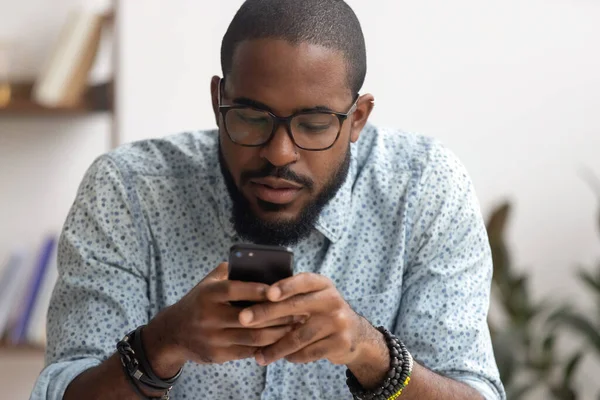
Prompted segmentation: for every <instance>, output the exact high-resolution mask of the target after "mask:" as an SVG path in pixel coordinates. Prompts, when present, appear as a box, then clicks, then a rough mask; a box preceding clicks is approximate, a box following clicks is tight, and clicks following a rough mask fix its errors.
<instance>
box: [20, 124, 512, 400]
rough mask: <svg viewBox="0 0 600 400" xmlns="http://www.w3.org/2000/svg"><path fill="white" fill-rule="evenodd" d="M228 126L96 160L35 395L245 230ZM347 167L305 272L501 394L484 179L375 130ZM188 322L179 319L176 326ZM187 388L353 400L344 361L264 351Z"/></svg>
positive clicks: (307, 249)
mask: <svg viewBox="0 0 600 400" xmlns="http://www.w3.org/2000/svg"><path fill="white" fill-rule="evenodd" d="M217 151H218V140H217V133H216V131H208V132H195V133H183V134H179V135H175V136H171V137H167V138H164V139H160V140H148V141H141V142H137V143H133V144H128V145H125V146H122V147H120V148H119V149H117V150H115V151H112V152H110V153H108V154H106V155H104V156H102V157H100V158H98V159H97V160H96V161H95V162H94V164H93V165H92V166H91V167H90V168H89V170H88V171H87V173H86V175H85V177H84V179H83V182H82V183H81V186H80V188H79V191H78V193H77V197H76V199H75V202H74V204H73V206H72V208H71V211H70V213H69V215H68V217H67V220H66V223H65V225H64V229H63V232H62V235H61V240H60V245H59V254H58V258H59V260H58V263H59V273H60V276H59V279H58V283H57V285H56V288H55V290H54V293H53V296H52V301H51V305H50V309H49V313H48V331H47V332H48V333H47V335H48V348H47V352H46V368H45V369H44V370H43V371H42V373H41V375H40V377H39V379H38V381H37V383H36V385H35V388H34V391H33V394H32V398H33V399H51V400H58V399H62V396H63V393H64V391H65V389H66V387H67V385H68V384H69V383H70V382H71V381H72V380H73V379H74V378H75V377H76V376H77V375H79V374H80V373H81V372H83V371H84V370H86V369H88V368H90V367H93V366H96V365H98V364H100V363H101V362H102V361H103V360H105V359H106V358H108V357H109V356H110V355H111V354H113V353H114V351H115V344H116V342H117V341H118V340H120V339H121V338H122V337H123V335H124V334H125V333H127V332H128V331H130V330H132V329H134V328H135V327H137V326H138V325H142V324H145V323H147V322H148V321H149V319H151V318H152V317H153V316H154V315H156V314H157V313H158V312H159V311H160V310H161V309H163V308H165V307H167V306H169V305H171V304H173V303H175V302H177V301H178V300H179V299H180V298H181V297H182V296H183V295H184V294H185V293H187V292H188V291H189V290H190V289H192V288H193V287H194V286H195V285H196V284H197V283H198V282H199V281H200V280H201V279H202V278H203V277H204V276H205V275H206V274H207V273H208V272H209V271H211V270H212V269H214V268H215V267H216V266H217V265H218V264H219V263H221V262H222V261H225V260H226V258H227V255H228V249H229V247H230V246H231V245H232V244H234V243H236V242H237V241H238V238H236V232H235V230H234V229H233V224H232V222H231V205H232V204H231V199H230V197H229V194H228V192H227V189H226V187H225V182H224V180H223V177H222V175H221V171H220V169H219V162H218V153H217ZM351 151H352V160H351V166H350V172H349V175H348V178H347V180H346V182H345V183H344V185H343V186H342V188H341V189H340V191H339V192H338V193H337V195H336V196H335V197H334V198H333V199H332V200H331V202H330V203H329V204H328V205H327V206H326V207H325V209H324V210H323V212H322V213H321V215H320V216H319V219H318V222H317V224H316V226H315V229H314V230H313V231H312V233H311V234H310V236H309V237H308V238H306V239H304V240H302V241H301V242H300V243H298V244H297V245H296V246H293V250H294V253H295V265H294V272H295V273H298V272H305V271H307V272H315V273H319V274H323V275H325V276H327V277H329V278H330V279H331V280H332V281H333V282H334V284H335V285H336V287H337V289H338V290H339V292H340V293H341V294H342V295H343V296H344V298H345V299H346V300H347V301H348V303H349V304H350V305H351V306H352V308H353V309H354V310H356V311H357V312H358V313H360V314H362V315H363V316H364V317H366V318H367V319H368V320H369V321H371V323H373V324H374V325H375V326H378V325H384V326H386V327H387V328H389V329H390V330H392V331H393V332H394V333H395V334H396V335H397V336H398V337H399V338H400V339H401V340H402V341H403V342H404V343H405V344H406V346H407V348H408V349H409V351H410V352H411V354H412V355H413V357H414V358H415V360H417V361H418V362H419V363H421V364H422V365H424V366H426V367H427V368H429V369H431V370H433V371H435V372H437V373H439V374H443V375H445V376H447V377H450V378H453V379H456V380H459V381H462V382H465V383H466V384H468V385H471V386H472V387H474V388H476V389H477V390H478V391H479V392H481V393H482V394H483V395H484V396H485V397H486V399H504V398H505V394H504V389H503V387H502V383H501V382H500V380H499V376H498V369H497V367H496V364H495V361H494V355H493V352H492V346H491V342H490V335H489V330H488V327H487V324H486V319H487V311H488V306H489V296H490V282H491V274H492V261H491V254H490V249H489V245H488V240H487V235H486V231H485V227H484V223H483V221H482V217H481V214H480V209H479V204H478V202H477V199H476V196H475V193H474V190H473V185H472V184H471V181H470V179H469V177H468V175H467V173H466V172H465V169H464V167H463V166H462V165H461V163H460V162H459V161H458V160H457V158H456V157H455V156H454V155H453V154H452V153H451V152H450V151H448V150H447V149H446V148H444V147H443V146H442V145H440V144H439V143H437V142H436V141H434V140H432V139H428V138H425V137H421V136H416V135H412V134H407V133H403V132H400V131H395V130H385V129H378V128H376V127H374V126H372V125H367V126H366V127H365V129H364V130H363V132H362V134H361V137H360V140H359V141H358V142H357V143H355V144H353V145H352V148H351ZM173 329H177V327H173ZM171 393H172V398H174V399H183V398H186V399H211V400H225V399H241V398H244V399H351V398H352V396H351V395H350V393H349V391H348V389H347V386H346V383H345V367H344V366H336V365H332V364H330V363H329V362H328V361H325V360H322V361H318V362H314V363H309V364H292V363H289V362H287V361H285V360H280V361H277V362H275V363H273V364H271V365H269V366H268V367H261V366H259V365H258V364H257V363H256V362H255V361H254V359H247V360H241V361H234V362H228V363H225V364H222V365H197V364H194V363H187V364H186V365H185V367H184V371H183V375H182V377H181V379H180V380H179V381H178V383H177V384H176V386H175V387H174V388H173V391H172V392H171Z"/></svg>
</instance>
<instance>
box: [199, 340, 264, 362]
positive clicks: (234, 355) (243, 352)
mask: <svg viewBox="0 0 600 400" xmlns="http://www.w3.org/2000/svg"><path fill="white" fill-rule="evenodd" d="M257 350H258V347H252V346H240V345H232V346H228V347H217V348H214V349H213V350H212V351H210V352H208V353H206V354H202V356H201V357H198V356H197V357H194V356H192V359H193V360H192V361H195V362H197V363H198V364H223V363H225V362H227V361H233V360H243V359H245V358H250V357H253V356H254V354H255V353H256V351H257Z"/></svg>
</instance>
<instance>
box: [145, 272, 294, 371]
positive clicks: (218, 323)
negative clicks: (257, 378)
mask: <svg viewBox="0 0 600 400" xmlns="http://www.w3.org/2000/svg"><path fill="white" fill-rule="evenodd" d="M227 270H228V267H227V263H223V264H221V265H219V266H218V267H217V268H216V269H215V270H213V271H212V272H211V273H210V274H208V275H207V276H206V277H205V278H204V279H203V280H202V281H201V282H200V283H199V284H198V285H196V287H194V288H193V289H192V290H191V291H190V292H189V293H187V294H186V295H185V296H184V297H183V298H182V299H181V300H180V301H179V302H177V303H175V304H174V305H172V306H170V307H168V308H166V309H165V310H163V311H162V312H161V313H159V314H158V315H157V316H156V318H154V319H153V320H152V321H151V322H150V323H149V324H148V326H147V327H145V328H144V329H143V331H142V335H143V340H144V344H145V347H146V348H147V349H148V352H149V354H148V357H149V359H150V363H151V365H152V367H153V369H155V372H156V373H157V374H158V375H159V376H163V377H169V376H172V375H174V374H175V373H176V372H177V370H178V369H179V368H180V367H181V366H182V365H183V364H184V363H185V362H186V361H188V360H191V361H195V362H196V363H200V364H208V363H217V364H220V363H224V362H226V361H231V360H238V359H243V358H249V357H252V356H254V353H255V352H256V351H257V349H259V348H260V347H263V346H268V345H271V344H273V343H275V342H277V341H278V340H279V339H281V338H282V337H284V335H285V334H287V333H288V332H290V331H291V329H292V327H293V323H294V321H295V320H294V318H293V316H292V315H290V314H288V315H284V316H281V317H278V318H272V319H270V320H269V321H264V322H261V323H257V324H253V325H252V327H251V329H249V328H248V327H245V326H243V325H242V324H241V323H240V322H239V313H240V311H241V309H240V308H238V307H234V306H231V305H230V302H231V301H239V300H247V301H255V302H263V301H267V297H266V291H267V289H268V288H269V286H268V285H265V284H262V283H252V282H240V281H229V280H227Z"/></svg>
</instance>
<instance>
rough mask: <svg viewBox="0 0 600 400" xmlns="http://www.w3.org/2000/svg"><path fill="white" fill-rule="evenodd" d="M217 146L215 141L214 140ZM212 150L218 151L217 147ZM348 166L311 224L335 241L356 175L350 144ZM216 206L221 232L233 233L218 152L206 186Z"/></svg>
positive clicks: (343, 227)
mask: <svg viewBox="0 0 600 400" xmlns="http://www.w3.org/2000/svg"><path fill="white" fill-rule="evenodd" d="M217 146H218V144H217ZM216 151H220V150H219V148H218V147H217V149H216ZM350 156H351V157H350V168H349V171H348V176H347V178H346V180H345V182H344V183H343V185H342V187H341V188H340V190H338V192H337V193H336V195H335V196H334V197H333V198H332V199H331V200H330V201H329V203H328V204H327V205H326V206H325V207H324V208H323V210H322V211H321V214H320V215H319V217H318V218H317V222H316V223H315V228H316V229H317V230H318V231H319V232H321V233H322V234H323V235H324V236H325V237H326V238H327V239H329V240H330V241H331V242H337V241H338V240H339V239H340V238H341V236H342V235H343V233H344V232H345V231H346V229H347V228H346V227H347V224H348V221H349V218H350V216H351V213H350V211H351V203H352V187H353V186H354V181H355V179H356V170H357V168H356V160H355V156H354V145H352V146H351V153H350ZM208 189H209V190H210V191H211V192H212V194H213V198H214V199H215V201H216V203H217V207H218V214H219V215H218V218H219V222H220V223H221V226H222V227H223V229H224V230H225V232H226V233H227V234H228V235H229V236H231V237H234V236H236V235H237V232H236V231H235V228H234V224H233V202H232V200H231V196H229V192H228V190H227V186H226V185H225V178H224V177H223V174H222V173H221V169H220V166H219V159H218V155H217V157H215V165H214V166H213V168H212V176H211V177H210V180H209V188H208Z"/></svg>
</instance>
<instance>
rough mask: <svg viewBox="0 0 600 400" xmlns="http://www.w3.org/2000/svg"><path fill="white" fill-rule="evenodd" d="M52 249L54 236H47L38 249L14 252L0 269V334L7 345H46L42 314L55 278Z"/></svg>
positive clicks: (47, 303)
mask: <svg viewBox="0 0 600 400" xmlns="http://www.w3.org/2000/svg"><path fill="white" fill-rule="evenodd" d="M56 252H57V240H56V237H55V236H49V237H47V238H46V239H45V240H44V241H43V244H42V246H41V248H40V250H39V251H38V252H33V253H32V254H31V255H29V256H28V255H27V253H26V252H24V251H23V250H17V251H14V252H13V254H12V255H11V256H10V257H9V261H8V262H7V263H6V266H5V267H4V268H0V272H1V275H0V288H2V290H1V291H0V337H4V338H5V342H6V344H8V345H9V346H18V345H23V344H27V345H34V346H44V345H45V344H46V316H47V312H48V306H49V304H50V297H51V294H52V291H53V289H54V285H55V283H56V279H57V277H58V271H57V265H56ZM5 289H6V290H5Z"/></svg>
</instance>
